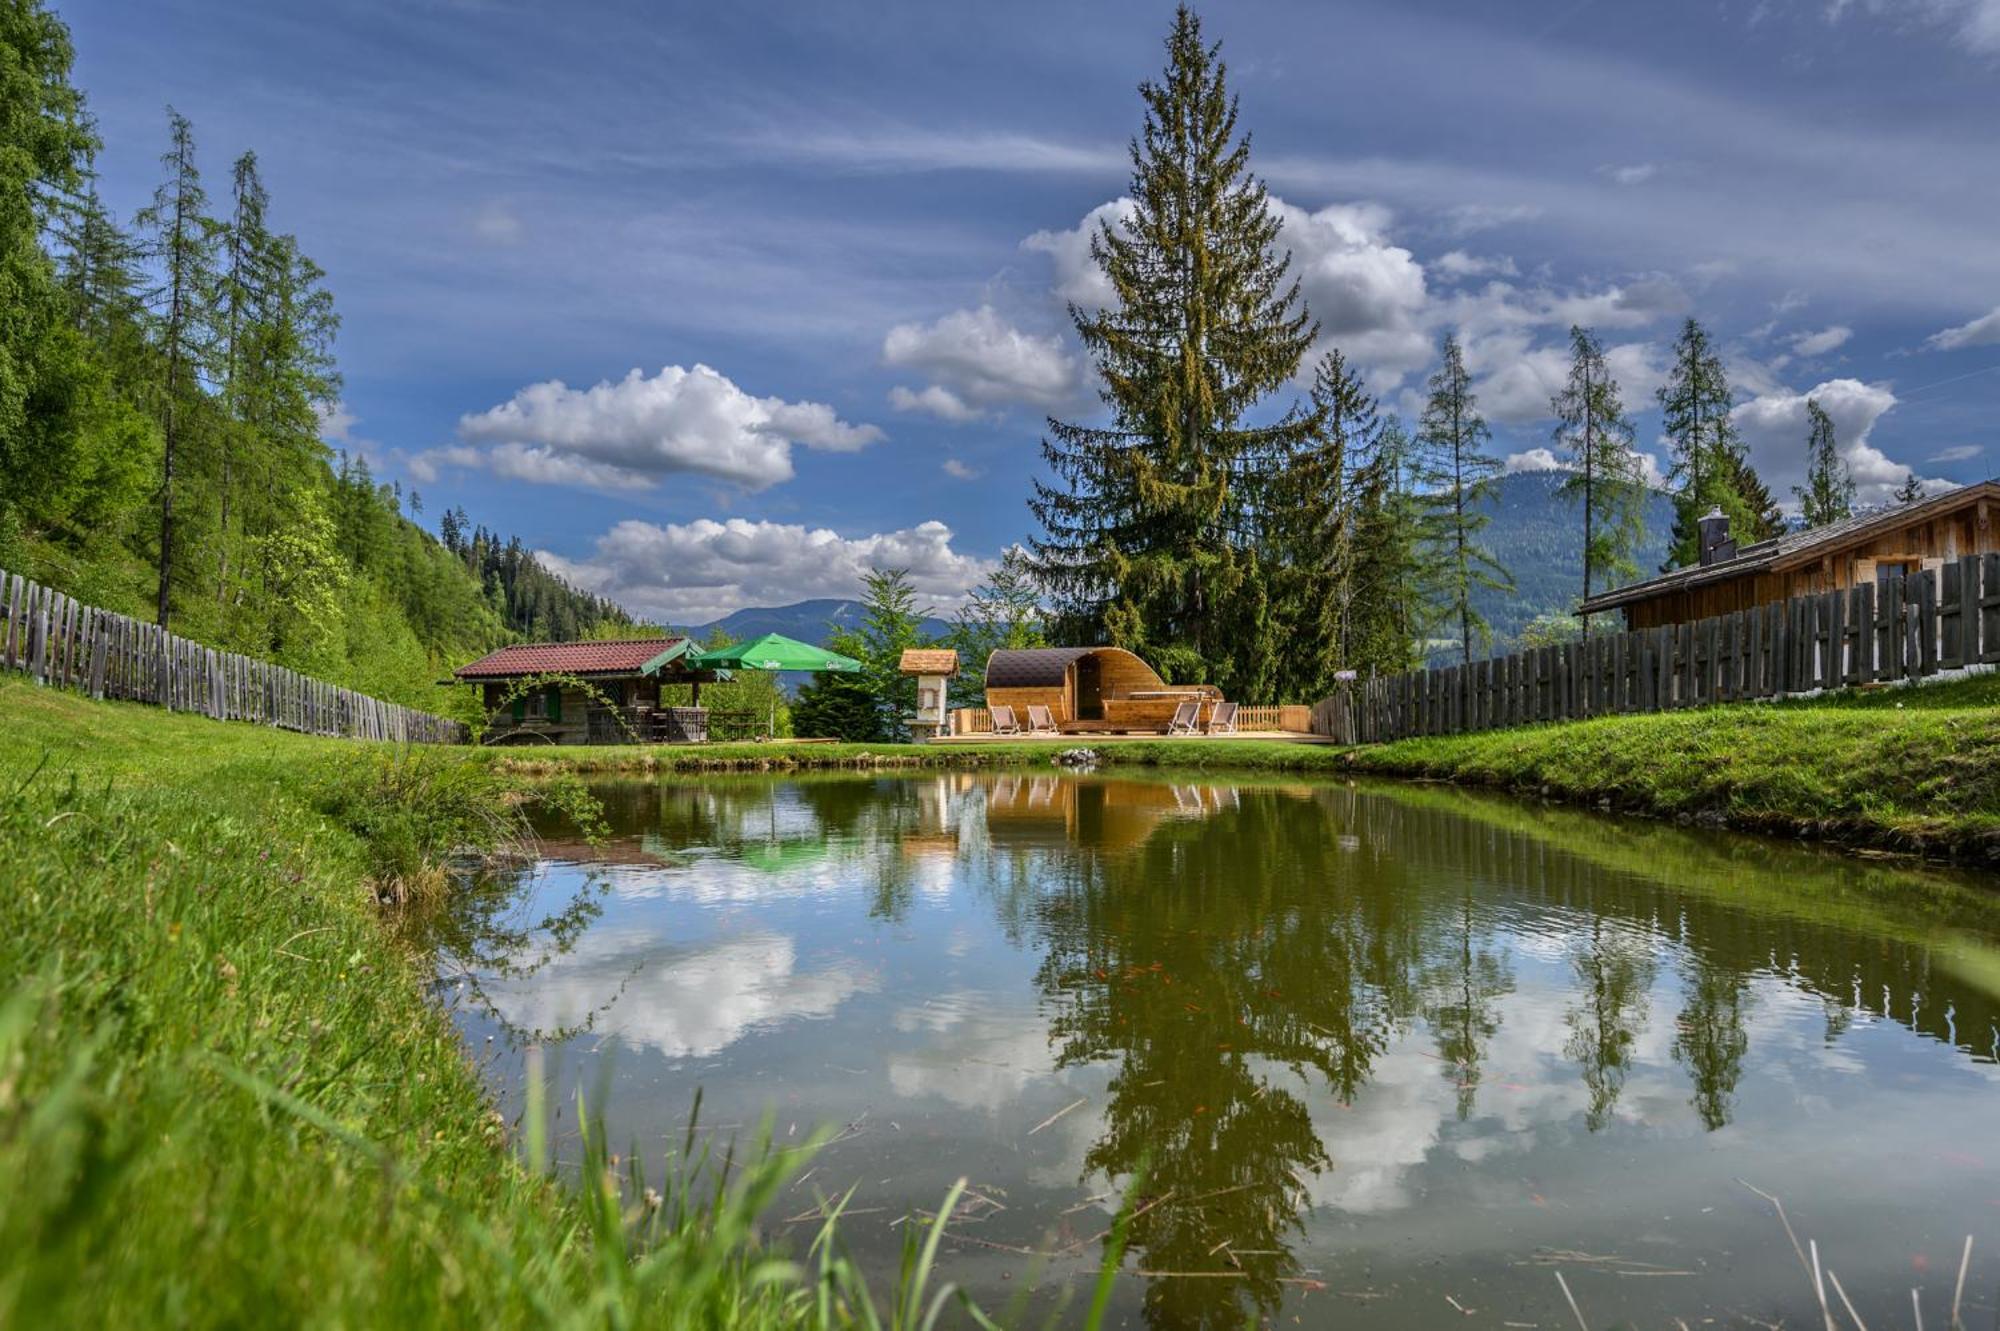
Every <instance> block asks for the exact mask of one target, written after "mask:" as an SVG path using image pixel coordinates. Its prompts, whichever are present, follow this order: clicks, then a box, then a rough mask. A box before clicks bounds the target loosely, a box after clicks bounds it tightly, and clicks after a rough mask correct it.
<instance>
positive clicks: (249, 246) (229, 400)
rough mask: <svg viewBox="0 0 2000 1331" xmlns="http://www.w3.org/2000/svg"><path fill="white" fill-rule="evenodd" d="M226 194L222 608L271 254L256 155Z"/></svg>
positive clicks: (219, 551)
mask: <svg viewBox="0 0 2000 1331" xmlns="http://www.w3.org/2000/svg"><path fill="white" fill-rule="evenodd" d="M230 194H231V199H232V202H233V204H234V208H233V211H232V213H231V216H230V219H229V225H228V227H227V229H226V230H225V231H224V233H223V240H224V251H225V257H224V266H223V269H222V272H221V274H220V275H219V282H218V296H219V300H218V305H219V310H218V313H219V316H220V320H219V322H220V327H219V328H218V329H217V335H218V337H219V339H220V346H219V348H218V351H219V358H220V361H221V388H222V409H223V414H224V416H225V417H226V422H225V424H224V425H223V428H222V429H221V430H220V431H219V432H218V435H217V438H218V441H219V444H220V447H219V448H218V450H217V451H218V453H219V456H220V462H221V468H220V473H219V475H218V476H217V477H216V501H217V503H218V505H219V506H220V510H221V511H220V515H219V518H218V521H217V530H216V543H215V548H216V571H215V600H216V604H217V605H222V604H223V603H224V601H225V599H226V597H227V594H228V589H229V539H230V537H229V504H230V499H231V498H232V497H233V494H234V489H235V483H236V480H237V476H236V475H235V471H236V467H235V464H236V462H237V461H238V457H239V455H240V454H244V453H248V452H251V451H253V450H254V449H255V446H256V435H255V431H254V427H251V426H249V424H248V419H247V418H248V412H247V410H246V398H247V396H248V393H247V392H246V389H247V384H246V383H245V381H246V380H247V379H249V378H250V377H251V376H250V375H249V374H247V373H246V372H245V363H246V361H247V360H248V359H249V357H248V356H246V354H245V350H246V348H245V343H246V341H248V340H249V339H250V338H251V337H252V336H253V335H254V329H255V323H256V320H257V317H258V314H259V309H260V306H261V305H262V303H263V300H264V295H265V282H264V274H263V268H264V265H265V263H266V261H267V258H268V256H269V254H270V249H271V236H270V232H269V231H268V230H267V229H266V228H265V225H264V218H265V213H266V211H267V209H268V208H269V206H270V195H269V193H268V192H267V191H266V190H265V189H264V182H263V180H262V179H261V178H260V177H259V175H258V172H257V154H256V153H254V152H246V153H244V154H243V155H242V156H240V157H238V158H237V159H236V165H235V169H234V171H233V173H232V179H231V190H230ZM238 521H239V523H240V521H241V519H240V517H239V519H238Z"/></svg>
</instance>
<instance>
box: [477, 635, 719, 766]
mask: <svg viewBox="0 0 2000 1331" xmlns="http://www.w3.org/2000/svg"><path fill="white" fill-rule="evenodd" d="M697 650H698V648H697V647H696V645H695V644H694V642H693V641H692V640H690V639H688V638H631V639H625V640H621V641H614V642H521V643H515V644H513V645H512V646H509V647H502V648H501V649H500V650H499V651H497V652H492V653H489V654H488V655H486V656H482V657H480V658H479V659H478V660H477V661H474V662H472V663H471V664H470V665H464V666H460V667H459V668H458V669H457V670H454V671H453V672H452V674H453V676H454V677H456V678H457V679H458V680H460V681H461V682H463V683H467V684H472V685H476V686H477V687H478V688H479V691H480V699H481V702H482V704H483V706H484V708H485V710H486V713H487V715H488V716H489V717H491V718H492V719H491V720H490V722H489V723H488V727H487V737H488V739H489V741H497V742H500V743H534V744H630V743H634V742H646V743H649V742H660V741H665V742H675V741H680V742H698V741H702V740H705V739H707V738H708V712H707V709H705V708H702V707H663V706H661V705H660V686H661V685H663V684H694V685H697V686H699V685H700V684H703V683H706V682H709V681H712V680H714V679H717V678H719V676H718V674H717V672H715V671H712V670H709V671H700V670H690V669H688V668H687V660H688V658H689V657H690V656H692V655H693V654H694V653H695V652H696V651H697ZM537 675H571V676H574V677H575V678H577V679H579V680H581V681H583V682H584V683H587V684H588V685H589V686H590V689H589V691H585V690H584V689H581V688H577V687H575V686H574V685H568V684H553V683H552V684H547V685H543V686H539V687H534V688H531V689H529V690H528V691H527V692H525V693H518V692H516V690H517V686H518V685H519V684H520V681H522V680H524V679H531V678H533V677H534V676H537ZM697 691H698V690H697ZM510 695H512V696H510ZM496 709H497V714H496Z"/></svg>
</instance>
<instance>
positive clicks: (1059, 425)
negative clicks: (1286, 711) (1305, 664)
mask: <svg viewBox="0 0 2000 1331" xmlns="http://www.w3.org/2000/svg"><path fill="white" fill-rule="evenodd" d="M1166 46H1167V67H1166V70H1165V73H1164V74H1163V75H1162V76H1161V77H1160V79H1159V80H1158V81H1157V82H1155V81H1148V82H1146V83H1144V84H1141V85H1140V89H1139V92H1140V96H1141V98H1142V99H1143V101H1144V102H1145V108H1146V109H1145V119H1144V123H1143V126H1142V128H1141V130H1140V133H1139V135H1138V137H1137V138H1135V139H1134V140H1133V142H1132V145H1131V159H1132V183H1131V191H1130V192H1131V196H1132V199H1133V200H1134V203H1133V207H1132V210H1131V213H1130V215H1129V216H1127V217H1124V218H1122V219H1119V220H1115V221H1107V222H1105V223H1103V224H1102V225H1101V226H1100V227H1099V229H1098V231H1097V234H1096V235H1094V236H1093V237H1092V238H1091V257H1092V258H1093V260H1094V261H1095V262H1096V264H1097V266H1098V268H1099V269H1100V270H1101V271H1102V272H1103V273H1104V275H1105V277H1106V278H1107V279H1108V281H1109V284H1110V287H1111V289H1112V292H1113V297H1112V302H1111V305H1110V307H1109V308H1107V309H1103V310H1095V309H1084V308H1081V307H1077V306H1072V307H1071V310H1070V315H1071V318H1072V320H1073V321H1074V323H1075V325H1076V330H1077V336H1078V338H1079V339H1080V340H1081V342H1082V344H1083V347H1084V349H1085V351H1086V352H1087V353H1088V354H1089V356H1090V358H1091V361H1092V362H1093V364H1094V365H1095V367H1096V371H1097V374H1098V377H1099V381H1100V395H1101V396H1102V398H1103V400H1104V403H1105V405H1106V407H1107V408H1109V412H1110V421H1109V423H1108V424H1106V425H1103V426H1093V425H1085V424H1079V423H1066V422H1063V421H1057V420H1051V421H1050V422H1049V437H1048V438H1047V439H1045V440H1044V442H1043V452H1044V455H1045V456H1046V458H1047V460H1048V463H1049V467H1050V470H1051V471H1052V472H1053V473H1054V476H1055V481H1054V483H1053V484H1045V483H1042V482H1039V481H1038V482H1037V483H1036V485H1035V490H1034V495H1033V497H1032V499H1031V500H1030V507H1031V508H1032V510H1033V512H1034V515H1035V517H1036V519H1037V520H1038V522H1039V523H1040V525H1041V527H1042V534H1041V535H1040V536H1038V537H1037V538H1036V539H1035V540H1034V541H1033V543H1032V551H1033V559H1034V568H1035V573H1036V577H1037V579H1038V580H1039V581H1040V582H1041V583H1042V585H1043V586H1044V588H1045V589H1046V590H1047V591H1048V593H1049V595H1050V597H1051V601H1052V604H1051V610H1052V612H1053V617H1054V632H1055V636H1057V637H1058V639H1059V640H1062V641H1069V642H1092V641H1107V640H1108V641H1110V642H1112V643H1115V644H1117V645H1119V646H1122V647H1126V648H1129V649H1131V650H1134V651H1137V652H1139V653H1140V654H1141V655H1143V656H1145V657H1146V658H1147V659H1148V660H1149V661H1150V662H1151V663H1152V664H1153V665H1154V666H1155V667H1156V668H1157V669H1159V670H1160V671H1161V673H1162V674H1163V675H1164V676H1165V677H1166V678H1168V679H1170V680H1176V681H1185V680H1194V679H1203V678H1208V679H1212V680H1214V682H1216V683H1219V684H1221V685H1222V686H1223V687H1224V688H1225V689H1226V690H1228V691H1230V692H1231V693H1232V694H1234V695H1236V696H1242V697H1248V696H1253V695H1255V694H1257V693H1258V692H1260V691H1261V689H1262V688H1263V687H1265V686H1266V684H1267V682H1268V680H1269V677H1270V673H1271V670H1272V661H1271V657H1272V654H1273V649H1274V646H1275V638H1276V634H1275V633H1274V631H1273V628H1272V626H1271V624H1270V621H1269V601H1268V595H1267V589H1266V587H1265V585H1264V569H1263V565H1262V562H1261V560H1260V558H1259V555H1258V551H1257V548H1256V547H1257V542H1258V539H1259V530H1258V528H1259V511H1258V504H1259V501H1260V500H1264V499H1266V498H1267V496H1268V487H1267V486H1266V485H1265V484H1264V482H1265V480H1266V479H1267V477H1266V475H1265V472H1266V469H1267V468H1268V467H1269V465H1270V460H1271V459H1273V458H1283V457H1289V456H1291V455H1292V454H1293V453H1294V451H1295V450H1296V449H1297V447H1298V446H1299V444H1300V443H1301V441H1303V440H1304V439H1305V438H1306V437H1307V436H1308V434H1309V432H1310V426H1311V422H1310V421H1309V420H1307V419H1306V418H1305V416H1304V414H1303V413H1287V414H1286V415H1284V416H1282V417H1280V418H1279V419H1278V420H1276V421H1269V422H1266V423H1261V424H1253V423H1251V421H1250V419H1249V418H1250V417H1251V415H1252V413H1253V412H1254V411H1255V409H1256V408H1257V407H1258V406H1259V405H1260V404H1261V403H1263V402H1264V400H1265V399H1266V398H1268V397H1269V396H1270V395H1271V394H1273V393H1275V392H1277V391H1279V390H1281V389H1282V388H1283V387H1284V386H1285V384H1286V383H1287V382H1288V381H1289V380H1290V379H1291V377H1292V375H1293V374H1294V373H1295V372H1296V371H1297V369H1298V366H1299V362H1300V360H1301V359H1302V358H1303V356H1304V354H1305V352H1306V349H1307V348H1308V347H1309V346H1310V345H1311V343H1312V340H1313V337H1314V335H1315V333H1316V331H1317V330H1316V328H1315V326H1314V325H1313V324H1312V323H1311V321H1310V320H1309V318H1308V316H1307V315H1306V313H1305V311H1304V310H1303V308H1302V307H1301V305H1300V302H1299V299H1298V284H1297V282H1296V281H1295V280H1293V279H1292V278H1291V277H1290V275H1289V268H1290V256H1289V255H1288V254H1286V253H1284V252H1283V251H1281V250H1279V249H1278V242H1279V232H1280V222H1279V219H1278V217H1277V216H1276V215H1275V213H1274V212H1273V211H1272V209H1271V207H1270V202H1269V199H1268V196H1267V194H1266V192H1265V189H1264V186H1263V184H1262V183H1261V182H1260V181H1258V180H1257V179H1256V178H1255V177H1254V176H1252V175H1251V174H1250V170H1249V140H1248V138H1247V136H1239V134H1238V132H1237V106H1236V102H1235V99H1234V98H1233V97H1231V96H1230V94H1229V91H1228V88H1227V83H1226V71H1225V67H1224V66H1223V64H1222V62H1221V60H1220V58H1219V48H1218V47H1216V46H1211V45H1209V44H1207V43H1206V42H1204V40H1203V38H1202V34H1201V24H1200V21H1199V20H1198V19H1196V17H1195V16H1194V14H1193V13H1192V12H1190V11H1189V10H1188V9H1187V8H1186V7H1185V6H1183V7H1182V8H1181V9H1180V10H1178V11H1177V13H1176V15H1175V18H1174V25H1173V31H1172V32H1171V34H1170V35H1169V36H1168V38H1167V43H1166Z"/></svg>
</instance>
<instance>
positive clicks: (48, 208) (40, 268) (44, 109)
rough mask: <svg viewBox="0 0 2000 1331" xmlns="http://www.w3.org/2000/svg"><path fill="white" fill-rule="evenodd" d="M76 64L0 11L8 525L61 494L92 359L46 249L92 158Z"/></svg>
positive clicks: (5, 9) (0, 454)
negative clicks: (47, 236) (25, 509)
mask: <svg viewBox="0 0 2000 1331" xmlns="http://www.w3.org/2000/svg"><path fill="white" fill-rule="evenodd" d="M72 58H73V52H72V49H71V46H70V41H69V32H68V30H67V29H65V28H64V27H63V25H62V23H61V22H60V21H59V20H58V19H57V18H56V17H55V15H53V14H50V13H48V12H47V11H46V10H44V9H43V8H42V6H41V5H40V4H37V3H32V2H23V0H10V2H9V3H5V4H0V520H6V519H7V518H8V516H9V514H10V512H12V511H14V510H16V509H17V508H18V507H20V506H24V505H32V504H33V503H34V502H35V500H36V498H37V497H38V496H40V495H42V494H46V493H47V492H48V491H50V490H51V489H54V488H56V487H59V486H60V485H61V484H62V483H63V481H64V475H63V473H64V471H65V469H66V468H65V464H66V461H67V459H68V458H69V456H70V453H71V451H72V449H73V448H74V446H75V438H76V433H77V430H78V424H77V422H76V420H75V416H76V414H77V401H76V399H77V397H78V394H79V391H80V383H79V381H80V380H81V379H82V378H84V377H85V371H84V369H83V367H82V366H81V365H80V363H79V362H80V361H81V360H82V359H83V356H84V349H83V347H82V346H81V345H80V344H79V340H78V339H77V338H75V337H74V336H69V335H66V334H67V333H68V328H67V324H68V318H69V311H68V308H67V302H66V301H65V300H64V298H63V295H62V292H61V291H60V289H59V288H58V287H57V285H56V280H55V272H54V268H53V265H52V264H51V263H50V262H49V258H48V255H47V253H46V252H45V251H44V250H43V248H42V244H41V238H42V233H43V231H44V229H45V228H46V227H47V226H48V225H49V223H50V221H51V220H52V218H53V217H54V215H55V213H56V211H57V210H58V209H59V207H60V206H61V204H62V203H63V201H64V200H66V199H69V198H71V197H73V196H74V195H75V194H76V192H77V191H78V190H79V189H80V188H81V187H82V185H83V183H84V181H85V178H86V176H87V173H88V169H89V157H90V154H91V152H92V151H93V149H94V148H95V146H96V138H95V135H94V134H93V133H92V131H91V127H90V124H89V121H88V120H87V118H86V117H85V115H84V112H83V98H82V95H81V94H79V93H78V92H77V91H76V90H75V89H74V88H72V87H71V86H70V83H69V70H70V62H71V60H72Z"/></svg>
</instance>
